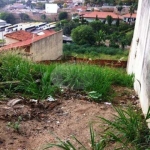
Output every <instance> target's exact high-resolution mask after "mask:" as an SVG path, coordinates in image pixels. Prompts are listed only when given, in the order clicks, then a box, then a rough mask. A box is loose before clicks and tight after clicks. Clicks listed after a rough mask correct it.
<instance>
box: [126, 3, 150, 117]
mask: <svg viewBox="0 0 150 150" xmlns="http://www.w3.org/2000/svg"><path fill="white" fill-rule="evenodd" d="M127 71H128V73H129V74H132V73H133V74H134V75H135V82H134V88H135V91H136V92H137V94H138V95H139V98H140V102H141V107H142V110H143V112H144V114H146V113H147V110H148V107H149V106H150V0H139V5H138V11H137V19H136V25H135V30H134V36H133V41H132V45H131V50H130V55H129V60H128V67H127Z"/></svg>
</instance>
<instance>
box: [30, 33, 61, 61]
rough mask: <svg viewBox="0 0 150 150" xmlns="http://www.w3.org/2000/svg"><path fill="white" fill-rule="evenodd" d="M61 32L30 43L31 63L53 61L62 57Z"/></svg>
mask: <svg viewBox="0 0 150 150" xmlns="http://www.w3.org/2000/svg"><path fill="white" fill-rule="evenodd" d="M62 40H63V39H62V31H59V32H57V33H56V34H54V35H51V36H49V37H46V38H44V39H41V40H39V41H36V42H34V43H32V45H31V47H30V54H32V58H31V59H32V60H33V61H43V60H55V59H58V58H59V57H61V56H62V54H63V51H62V46H63V45H62V43H63V41H62Z"/></svg>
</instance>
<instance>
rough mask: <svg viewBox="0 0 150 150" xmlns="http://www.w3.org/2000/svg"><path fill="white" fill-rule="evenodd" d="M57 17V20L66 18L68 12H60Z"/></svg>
mask: <svg viewBox="0 0 150 150" xmlns="http://www.w3.org/2000/svg"><path fill="white" fill-rule="evenodd" d="M58 18H59V20H64V19H67V18H68V13H67V12H60V13H59V16H58Z"/></svg>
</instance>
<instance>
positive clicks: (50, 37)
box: [0, 30, 63, 61]
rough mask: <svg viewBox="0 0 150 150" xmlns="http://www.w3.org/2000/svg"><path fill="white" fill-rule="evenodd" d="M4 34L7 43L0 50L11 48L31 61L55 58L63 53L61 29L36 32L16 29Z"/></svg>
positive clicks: (9, 49)
mask: <svg viewBox="0 0 150 150" xmlns="http://www.w3.org/2000/svg"><path fill="white" fill-rule="evenodd" d="M5 36H6V41H7V43H8V45H6V46H4V47H1V48H0V52H5V51H11V50H12V51H14V52H15V53H17V54H20V55H23V56H24V57H27V58H29V59H31V60H33V61H44V60H56V59H58V58H61V56H62V54H63V52H62V42H63V39H62V31H58V32H55V31H53V30H45V31H43V32H40V33H38V34H33V33H29V32H26V31H17V32H13V33H10V34H6V35H5Z"/></svg>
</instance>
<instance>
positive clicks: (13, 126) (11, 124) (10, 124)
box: [7, 116, 22, 133]
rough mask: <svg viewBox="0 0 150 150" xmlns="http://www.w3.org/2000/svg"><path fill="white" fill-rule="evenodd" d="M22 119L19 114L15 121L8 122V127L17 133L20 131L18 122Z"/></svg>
mask: <svg viewBox="0 0 150 150" xmlns="http://www.w3.org/2000/svg"><path fill="white" fill-rule="evenodd" d="M21 121H22V117H21V116H19V117H18V120H17V121H15V122H8V124H7V125H8V127H11V128H12V129H14V131H16V132H17V133H19V132H20V123H21Z"/></svg>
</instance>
